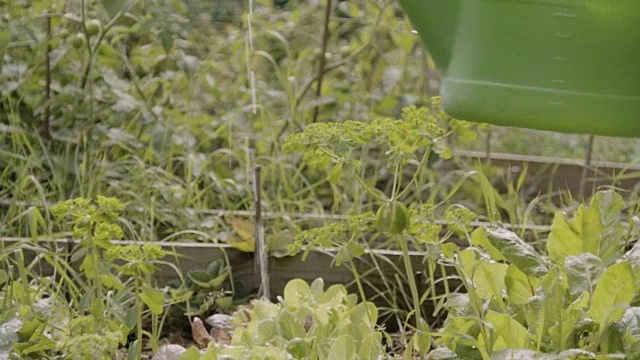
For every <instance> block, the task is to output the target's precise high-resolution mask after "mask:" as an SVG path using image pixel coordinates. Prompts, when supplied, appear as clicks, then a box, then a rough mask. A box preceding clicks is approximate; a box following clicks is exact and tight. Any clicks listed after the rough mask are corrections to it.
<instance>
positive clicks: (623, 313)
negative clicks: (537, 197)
mask: <svg viewBox="0 0 640 360" xmlns="http://www.w3.org/2000/svg"><path fill="white" fill-rule="evenodd" d="M624 207H625V206H624V202H623V201H622V198H621V197H620V196H619V195H618V194H616V193H615V192H613V191H603V192H599V193H597V194H596V195H595V196H594V197H593V199H592V200H591V203H590V204H589V206H584V205H581V206H580V207H579V208H578V210H577V211H576V212H575V214H574V216H573V219H570V218H568V217H567V216H566V215H565V214H563V213H561V212H558V213H556V216H555V219H554V221H553V226H552V230H551V233H550V234H549V238H548V240H547V243H546V248H544V249H542V250H541V251H540V250H538V249H536V248H534V247H533V246H531V245H530V244H527V243H526V242H525V241H523V240H522V239H521V238H519V237H518V235H516V234H515V233H513V232H510V231H507V230H504V229H489V228H479V229H477V230H475V231H474V232H473V233H472V234H471V246H470V247H469V248H467V249H464V250H459V249H458V248H457V247H455V246H450V247H447V248H446V249H443V259H445V260H444V261H445V262H446V263H447V264H448V265H450V266H453V267H454V268H455V269H456V271H457V273H458V274H459V277H460V279H461V280H462V282H463V284H464V288H465V290H466V294H462V293H460V294H452V295H451V296H450V297H449V300H448V302H447V305H446V307H447V308H448V310H449V316H448V318H447V320H446V322H445V324H444V326H443V328H442V329H441V330H440V331H439V332H438V334H437V335H436V337H437V343H438V344H439V345H440V346H442V347H444V348H446V350H445V349H439V350H438V351H439V352H443V353H444V352H447V351H450V354H451V355H452V357H453V356H457V357H460V358H465V359H496V358H498V359H510V358H517V359H539V358H545V359H546V358H548V359H566V358H580V359H596V358H598V359H601V358H620V357H621V356H624V357H625V358H634V359H635V358H637V357H639V356H640V347H639V344H640V337H639V336H638V323H637V321H636V317H637V314H638V312H639V310H638V307H636V306H635V305H637V296H638V285H637V284H638V278H639V277H638V274H639V272H638V270H639V269H640V267H639V266H640V265H639V264H638V255H637V254H638V251H639V249H640V247H639V246H638V243H637V242H636V243H635V244H634V245H633V246H632V247H631V248H630V249H629V250H628V251H625V250H626V249H628V245H629V240H630V239H631V238H630V233H629V232H628V231H627V230H626V229H625V226H624V224H623V221H622V218H623V213H622V210H623V209H624ZM635 240H637V239H635V237H634V241H635ZM623 354H624V355H623Z"/></svg>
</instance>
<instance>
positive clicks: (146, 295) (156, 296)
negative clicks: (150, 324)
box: [139, 285, 164, 315]
mask: <svg viewBox="0 0 640 360" xmlns="http://www.w3.org/2000/svg"><path fill="white" fill-rule="evenodd" d="M139 295H140V299H142V301H143V302H144V303H145V304H146V305H147V306H148V307H149V310H151V312H152V313H153V314H155V315H160V314H162V309H163V305H164V294H163V293H162V291H160V290H158V289H156V288H153V287H151V286H148V285H143V286H142V292H141V293H140V294H139Z"/></svg>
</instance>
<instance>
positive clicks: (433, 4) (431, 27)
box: [400, 0, 461, 69]
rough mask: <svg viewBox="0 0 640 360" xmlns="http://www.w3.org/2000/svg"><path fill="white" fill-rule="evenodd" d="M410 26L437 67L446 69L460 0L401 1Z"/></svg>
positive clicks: (449, 58) (454, 34) (449, 59)
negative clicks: (424, 45)
mask: <svg viewBox="0 0 640 360" xmlns="http://www.w3.org/2000/svg"><path fill="white" fill-rule="evenodd" d="M400 2H401V4H402V7H403V8H404V10H405V12H406V14H407V15H408V16H409V19H410V20H411V21H412V25H413V27H414V28H415V30H416V31H417V32H418V35H419V36H420V38H421V39H422V41H423V42H424V43H425V44H426V46H427V49H428V51H429V54H430V55H431V57H432V58H433V60H434V61H435V62H436V64H437V65H438V67H440V68H441V69H446V68H447V66H448V65H449V63H450V61H451V57H452V51H453V46H454V44H455V41H454V40H455V36H456V28H457V22H458V13H459V8H460V2H461V0H445V1H442V0H420V1H408V0H401V1H400Z"/></svg>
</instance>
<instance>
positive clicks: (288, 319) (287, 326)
mask: <svg viewBox="0 0 640 360" xmlns="http://www.w3.org/2000/svg"><path fill="white" fill-rule="evenodd" d="M278 328H279V329H280V331H281V332H282V334H281V336H282V337H283V338H284V339H285V340H291V339H295V338H304V337H305V335H306V334H307V331H306V330H305V329H304V326H303V325H302V324H301V323H300V321H298V319H297V318H296V316H295V315H294V314H293V313H291V312H289V311H283V312H282V313H281V314H280V316H278Z"/></svg>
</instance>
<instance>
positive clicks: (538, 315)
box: [524, 267, 566, 339]
mask: <svg viewBox="0 0 640 360" xmlns="http://www.w3.org/2000/svg"><path fill="white" fill-rule="evenodd" d="M560 278H561V276H560V273H559V269H558V268H557V267H552V268H551V269H550V271H549V273H547V275H545V276H544V277H543V278H542V281H541V284H540V286H539V288H538V289H537V292H536V296H534V297H532V298H531V299H530V301H529V303H528V304H526V305H524V306H525V309H526V311H525V317H526V320H527V326H528V327H529V329H531V330H532V333H533V334H534V337H535V338H536V339H540V338H542V337H543V336H544V335H546V334H547V332H548V329H549V328H550V327H551V326H553V325H555V324H556V323H557V322H558V321H560V312H561V311H562V310H563V309H564V299H565V294H566V290H565V288H564V287H563V286H562V284H561V282H560Z"/></svg>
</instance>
